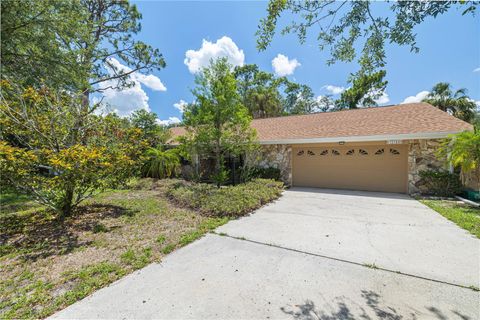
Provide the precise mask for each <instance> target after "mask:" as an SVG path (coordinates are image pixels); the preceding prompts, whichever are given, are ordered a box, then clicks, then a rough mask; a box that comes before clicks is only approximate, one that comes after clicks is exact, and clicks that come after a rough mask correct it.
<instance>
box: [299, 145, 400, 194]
mask: <svg viewBox="0 0 480 320" xmlns="http://www.w3.org/2000/svg"><path fill="white" fill-rule="evenodd" d="M292 165H293V185H294V186H301V187H318V188H334V189H350V190H367V191H384V192H406V191H407V147H406V145H365V146H361V145H360V146H325V147H321V146H320V147H319V146H314V147H308V146H301V147H294V148H293V164H292Z"/></svg>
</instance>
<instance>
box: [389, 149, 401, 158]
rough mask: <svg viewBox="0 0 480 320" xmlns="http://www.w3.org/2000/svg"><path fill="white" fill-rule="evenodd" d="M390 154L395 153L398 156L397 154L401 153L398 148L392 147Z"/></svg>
mask: <svg viewBox="0 0 480 320" xmlns="http://www.w3.org/2000/svg"><path fill="white" fill-rule="evenodd" d="M390 154H393V155H394V156H397V155H399V154H400V152H399V151H398V150H397V149H392V148H390Z"/></svg>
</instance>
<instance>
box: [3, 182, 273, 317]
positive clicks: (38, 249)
mask: <svg viewBox="0 0 480 320" xmlns="http://www.w3.org/2000/svg"><path fill="white" fill-rule="evenodd" d="M179 183H180V182H179V181H178V180H172V181H170V180H169V181H160V182H155V181H153V180H148V179H145V180H141V181H138V182H137V183H136V184H134V185H132V189H129V190H111V191H108V192H104V193H102V194H100V195H98V196H96V197H94V198H93V199H90V200H89V201H87V202H86V203H85V204H84V205H83V206H82V207H80V208H79V210H78V213H77V215H75V216H74V217H71V218H67V219H66V220H65V221H64V222H63V224H61V223H59V222H58V220H57V219H55V215H54V214H52V213H51V212H50V211H48V210H46V209H45V208H43V207H42V206H40V205H38V204H36V203H34V202H32V201H30V200H29V199H28V198H26V197H23V196H22V197H19V196H18V195H17V196H15V194H13V193H11V192H10V193H8V194H7V193H4V194H2V195H1V197H0V204H1V205H0V212H1V213H0V234H1V235H2V238H1V242H0V318H2V319H18V318H22V319H25V318H45V317H47V316H49V315H51V314H53V313H54V312H55V311H57V310H60V309H63V308H65V307H66V306H68V305H70V304H72V303H74V302H75V301H78V300H80V299H82V298H84V297H86V296H87V295H89V294H91V293H93V292H94V291H95V290H98V289H99V288H102V287H104V286H107V285H108V284H110V283H112V282H113V281H115V280H117V279H119V278H121V277H123V276H124V275H126V274H128V273H131V272H132V271H134V270H137V269H139V268H142V267H144V266H146V265H147V264H149V263H151V262H155V261H160V260H161V259H162V257H163V256H164V255H166V254H168V253H170V252H172V251H174V250H175V249H177V248H180V247H182V246H185V245H187V244H189V243H191V242H193V241H195V240H197V239H199V238H200V237H202V236H203V235H204V234H205V233H208V232H211V231H212V230H214V229H215V228H216V227H218V226H220V225H222V224H225V223H226V222H228V220H229V219H230V217H227V216H228V215H238V214H240V212H249V210H251V209H252V208H255V207H257V206H260V205H262V204H263V203H266V202H267V201H269V200H271V199H273V198H276V197H278V196H279V194H280V192H281V187H280V185H279V184H277V183H273V182H264V184H265V183H267V184H269V188H270V189H272V190H268V191H267V190H262V189H261V186H259V184H260V183H259V182H256V184H253V185H249V186H248V187H246V188H245V189H244V190H245V191H246V192H248V194H250V195H251V193H252V190H253V189H254V188H259V189H260V193H259V195H258V196H253V198H254V199H255V201H240V200H239V199H241V198H242V197H241V196H239V195H238V192H241V190H242V188H240V187H235V189H234V190H235V193H236V195H235V196H233V195H232V192H233V191H232V190H230V189H228V188H222V189H220V190H222V191H217V190H218V189H216V188H214V189H211V188H206V187H204V186H203V185H202V187H201V189H202V190H206V189H208V190H209V191H208V192H207V193H202V200H201V201H202V204H201V206H202V210H194V209H193V207H189V206H185V205H184V204H183V203H181V202H180V201H177V200H176V199H174V201H172V200H171V199H172V198H171V196H170V195H168V196H167V195H166V193H167V192H168V190H173V189H177V187H173V185H178V184H179ZM181 185H182V186H183V187H184V188H186V187H185V186H187V185H188V186H189V187H188V188H190V187H191V188H194V189H195V187H193V186H194V185H192V184H187V183H181ZM223 189H227V190H228V191H224V190H223ZM264 189H265V187H264ZM195 190H196V189H195ZM185 191H187V190H185ZM195 192H196V191H195ZM228 197H232V198H233V200H231V201H232V202H234V205H233V207H230V206H228V205H224V204H223V205H221V204H220V203H219V202H229V201H230V199H228ZM185 199H186V198H185ZM227 199H228V200H229V201H227ZM209 201H210V202H212V203H210V204H208V202H209ZM242 205H243V206H245V207H244V208H242V207H239V206H242ZM212 208H215V209H214V210H211V209H212ZM225 208H226V209H228V210H225ZM232 208H234V209H232ZM207 209H208V210H207ZM207 211H208V212H209V214H204V213H206V212H207ZM212 212H215V213H217V215H216V216H215V215H212V214H211V213H212ZM231 213H234V214H231Z"/></svg>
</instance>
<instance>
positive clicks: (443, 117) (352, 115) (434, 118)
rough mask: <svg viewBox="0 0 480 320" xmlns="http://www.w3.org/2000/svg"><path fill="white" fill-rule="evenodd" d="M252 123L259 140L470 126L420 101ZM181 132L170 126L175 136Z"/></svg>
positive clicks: (429, 134) (415, 133)
mask: <svg viewBox="0 0 480 320" xmlns="http://www.w3.org/2000/svg"><path fill="white" fill-rule="evenodd" d="M252 127H253V128H255V129H256V130H257V135H258V140H259V142H260V143H261V144H283V143H315V142H317V143H319V142H336V141H378V140H393V139H428V138H443V137H446V136H447V135H448V134H452V133H458V132H462V131H465V130H472V129H473V127H472V125H471V124H469V123H467V122H464V121H462V120H460V119H457V118H455V117H453V116H451V115H449V114H448V113H446V112H444V111H441V110H439V109H437V108H435V107H433V106H432V105H430V104H428V103H423V102H422V103H408V104H400V105H394V106H386V107H371V108H360V109H354V110H344V111H336V112H322V113H314V114H307V115H294V116H285V117H275V118H266V119H254V120H253V121H252ZM184 133H185V129H184V128H182V127H176V128H172V134H173V136H174V137H176V136H180V135H183V134H184Z"/></svg>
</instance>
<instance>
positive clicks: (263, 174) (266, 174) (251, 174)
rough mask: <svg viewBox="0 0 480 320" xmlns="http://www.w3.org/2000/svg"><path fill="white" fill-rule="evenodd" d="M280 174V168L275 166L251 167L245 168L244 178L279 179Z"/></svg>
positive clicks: (247, 179)
mask: <svg viewBox="0 0 480 320" xmlns="http://www.w3.org/2000/svg"><path fill="white" fill-rule="evenodd" d="M281 177H282V174H281V172H280V169H278V168H275V167H267V168H262V167H252V168H247V169H245V173H244V180H245V181H250V180H252V179H271V180H276V181H280V180H281Z"/></svg>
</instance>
